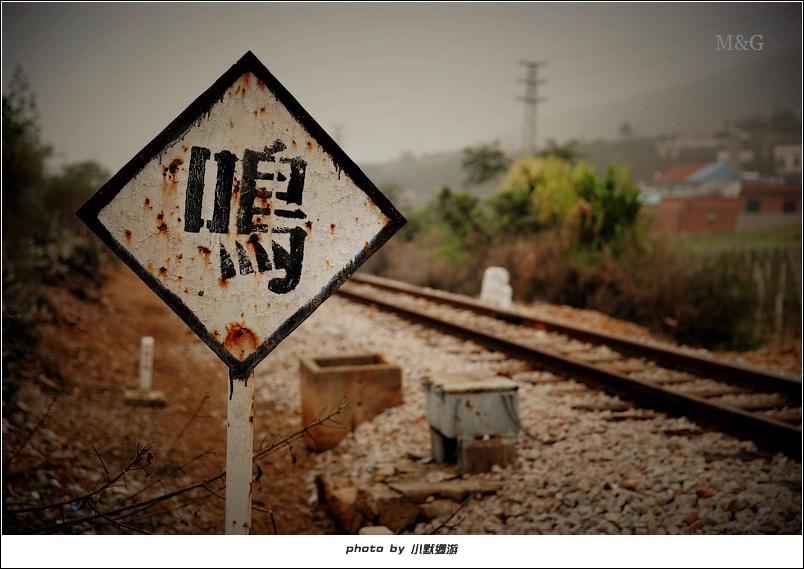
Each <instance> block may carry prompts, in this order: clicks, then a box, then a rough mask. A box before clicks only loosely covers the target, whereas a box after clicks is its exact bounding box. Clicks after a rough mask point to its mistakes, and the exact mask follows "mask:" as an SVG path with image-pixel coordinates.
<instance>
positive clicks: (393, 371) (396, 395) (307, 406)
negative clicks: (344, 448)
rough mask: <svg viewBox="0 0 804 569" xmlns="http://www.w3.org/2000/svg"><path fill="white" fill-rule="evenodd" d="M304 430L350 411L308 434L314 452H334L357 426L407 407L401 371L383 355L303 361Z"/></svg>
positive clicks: (308, 443)
mask: <svg viewBox="0 0 804 569" xmlns="http://www.w3.org/2000/svg"><path fill="white" fill-rule="evenodd" d="M300 374H301V398H302V426H307V425H309V424H310V423H312V422H313V421H315V420H316V419H320V418H322V417H324V416H326V415H327V414H328V413H330V412H332V411H333V410H335V409H337V408H338V406H339V405H342V404H344V403H348V404H349V407H348V408H347V409H345V410H344V411H342V412H341V413H339V414H337V415H335V416H334V417H333V418H332V419H331V420H329V421H327V422H326V423H324V424H322V425H317V426H315V427H311V428H310V429H308V431H307V432H306V433H305V435H304V439H305V442H306V443H307V446H309V447H310V448H311V449H313V450H326V449H329V448H332V447H334V446H335V445H336V444H338V442H340V440H341V439H342V438H343V437H345V436H346V434H347V433H349V432H350V431H352V430H354V428H355V426H357V425H359V424H360V423H362V422H364V421H367V420H369V419H371V418H372V417H374V416H376V415H378V414H379V413H381V412H382V411H383V410H385V409H387V408H389V407H393V406H395V405H401V404H402V369H401V368H400V367H399V366H398V365H396V364H395V363H393V362H392V361H390V360H389V359H388V358H387V357H386V356H385V355H383V354H375V353H362V354H343V355H330V356H318V357H310V358H302V359H301V361H300Z"/></svg>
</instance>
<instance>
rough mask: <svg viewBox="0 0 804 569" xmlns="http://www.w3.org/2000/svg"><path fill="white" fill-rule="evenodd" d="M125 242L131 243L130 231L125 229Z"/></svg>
mask: <svg viewBox="0 0 804 569" xmlns="http://www.w3.org/2000/svg"><path fill="white" fill-rule="evenodd" d="M126 241H128V242H129V243H131V230H130V229H126Z"/></svg>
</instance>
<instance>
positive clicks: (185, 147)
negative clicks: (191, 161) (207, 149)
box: [181, 144, 190, 153]
mask: <svg viewBox="0 0 804 569" xmlns="http://www.w3.org/2000/svg"><path fill="white" fill-rule="evenodd" d="M181 149H182V150H184V152H185V153H186V152H187V151H188V150H190V149H189V148H188V146H187V145H186V144H182V145H181Z"/></svg>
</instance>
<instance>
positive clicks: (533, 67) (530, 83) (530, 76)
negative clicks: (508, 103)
mask: <svg viewBox="0 0 804 569" xmlns="http://www.w3.org/2000/svg"><path fill="white" fill-rule="evenodd" d="M520 63H521V64H522V65H524V66H526V67H527V77H526V78H525V79H520V80H519V81H520V83H524V84H525V96H524V97H519V100H520V101H524V102H525V120H524V122H523V123H522V147H523V148H524V150H525V153H526V154H530V155H533V154H536V105H537V104H538V103H540V102H542V101H544V100H546V99H545V97H539V96H537V94H536V93H537V88H538V86H539V85H540V84H542V83H546V81H545V80H544V79H539V78H538V71H539V67H540V66H542V65H546V64H547V62H546V61H520Z"/></svg>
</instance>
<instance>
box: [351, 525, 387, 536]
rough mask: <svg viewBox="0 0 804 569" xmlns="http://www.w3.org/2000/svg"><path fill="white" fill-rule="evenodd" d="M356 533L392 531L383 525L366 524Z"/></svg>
mask: <svg viewBox="0 0 804 569" xmlns="http://www.w3.org/2000/svg"><path fill="white" fill-rule="evenodd" d="M357 535H394V532H392V531H391V529H390V528H387V527H385V526H366V527H364V528H360V531H358V532H357Z"/></svg>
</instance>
